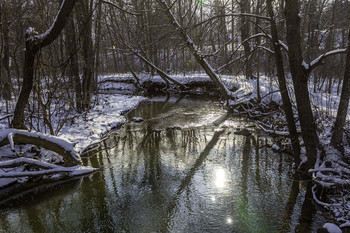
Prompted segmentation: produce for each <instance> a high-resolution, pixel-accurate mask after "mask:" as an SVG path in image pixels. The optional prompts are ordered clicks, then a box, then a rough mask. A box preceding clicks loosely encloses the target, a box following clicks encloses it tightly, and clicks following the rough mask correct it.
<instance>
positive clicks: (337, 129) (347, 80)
mask: <svg viewBox="0 0 350 233" xmlns="http://www.w3.org/2000/svg"><path fill="white" fill-rule="evenodd" d="M349 100H350V28H349V36H348V48H347V54H346V64H345V73H344V81H343V87H342V92H341V96H340V102H339V106H338V112H337V118H336V120H335V124H334V127H333V131H332V139H331V144H332V145H333V146H337V145H339V144H340V143H341V142H342V139H343V132H344V126H345V122H346V116H347V114H348V107H349Z"/></svg>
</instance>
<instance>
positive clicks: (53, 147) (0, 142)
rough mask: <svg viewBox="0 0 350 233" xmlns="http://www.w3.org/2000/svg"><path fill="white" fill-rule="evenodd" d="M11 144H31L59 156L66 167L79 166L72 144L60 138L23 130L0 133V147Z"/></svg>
mask: <svg viewBox="0 0 350 233" xmlns="http://www.w3.org/2000/svg"><path fill="white" fill-rule="evenodd" d="M13 143H23V144H32V145H36V146H39V147H42V148H44V149H47V150H50V151H53V152H55V153H57V154H59V155H61V156H62V157H63V158H64V160H65V165H66V166H69V167H70V166H75V165H80V164H81V159H80V155H79V154H78V153H77V152H76V151H75V150H74V144H73V143H71V142H68V141H66V140H64V139H62V138H58V137H55V136H50V135H45V134H42V133H36V132H28V131H24V130H16V129H7V130H3V131H1V132H0V147H3V146H5V145H9V144H10V145H11V147H12V144H13Z"/></svg>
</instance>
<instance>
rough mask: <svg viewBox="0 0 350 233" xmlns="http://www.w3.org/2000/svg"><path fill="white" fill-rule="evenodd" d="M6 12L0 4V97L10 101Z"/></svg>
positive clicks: (7, 20)
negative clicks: (0, 52)
mask: <svg viewBox="0 0 350 233" xmlns="http://www.w3.org/2000/svg"><path fill="white" fill-rule="evenodd" d="M7 14H8V10H7V9H6V5H5V4H0V18H1V31H2V45H3V46H2V52H3V53H2V57H1V65H0V68H1V69H0V71H1V78H2V82H3V89H2V97H3V98H4V99H5V100H11V93H12V91H11V90H12V84H11V75H10V65H9V60H10V41H9V33H10V29H9V19H8V17H7Z"/></svg>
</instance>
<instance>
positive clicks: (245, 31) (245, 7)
mask: <svg viewBox="0 0 350 233" xmlns="http://www.w3.org/2000/svg"><path fill="white" fill-rule="evenodd" d="M240 6H241V13H250V0H242V1H241V3H240ZM249 31H250V27H249V22H248V20H247V19H246V16H242V17H241V34H242V42H243V41H245V40H246V39H248V37H249ZM243 48H244V54H245V59H246V61H245V76H246V77H247V78H252V77H253V69H252V60H251V59H250V53H251V48H250V44H249V42H248V41H245V42H243Z"/></svg>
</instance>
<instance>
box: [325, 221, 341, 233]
mask: <svg viewBox="0 0 350 233" xmlns="http://www.w3.org/2000/svg"><path fill="white" fill-rule="evenodd" d="M323 228H325V229H327V231H328V232H329V233H342V230H340V228H339V227H338V226H337V225H335V224H333V223H329V222H327V223H325V224H324V225H323Z"/></svg>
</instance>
